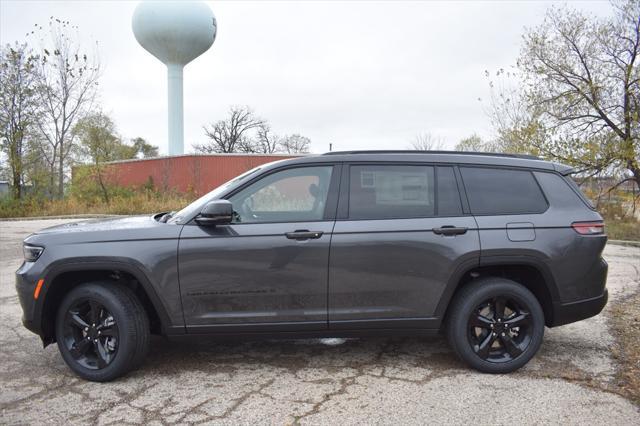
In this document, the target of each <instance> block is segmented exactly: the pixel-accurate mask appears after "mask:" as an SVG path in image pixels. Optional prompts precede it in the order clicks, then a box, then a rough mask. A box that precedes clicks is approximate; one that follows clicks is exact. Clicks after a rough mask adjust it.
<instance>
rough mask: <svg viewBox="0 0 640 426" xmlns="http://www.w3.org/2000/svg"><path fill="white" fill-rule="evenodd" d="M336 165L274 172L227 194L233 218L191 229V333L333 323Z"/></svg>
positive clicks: (187, 261)
mask: <svg viewBox="0 0 640 426" xmlns="http://www.w3.org/2000/svg"><path fill="white" fill-rule="evenodd" d="M333 169H334V167H333V166H331V165H317V166H305V167H300V166H298V167H294V168H287V169H281V170H278V171H275V172H270V173H269V174H268V175H266V176H261V177H259V178H257V179H256V180H254V181H252V182H250V183H249V184H248V185H246V186H245V187H244V188H242V189H240V191H238V192H236V193H235V194H232V195H231V196H230V197H227V198H228V199H229V201H231V203H232V205H233V208H234V212H235V214H234V216H235V218H234V221H233V222H232V223H231V224H229V225H218V226H216V227H204V226H203V227H201V226H198V225H196V224H191V225H186V226H185V227H184V229H183V231H182V234H181V237H180V245H179V249H178V251H179V253H178V266H179V273H180V291H181V294H182V303H183V309H184V316H185V323H186V325H187V330H188V331H189V332H215V331H222V332H224V331H234V330H238V331H263V330H274V331H282V330H288V329H296V330H300V329H311V330H322V329H326V328H327V279H328V277H327V274H328V271H327V270H328V259H329V244H330V240H331V232H332V229H333V225H334V215H335V199H336V198H337V197H329V196H328V195H329V193H330V192H331V191H336V189H335V188H334V186H336V187H337V180H336V178H335V177H334V179H332V175H334V171H333ZM334 181H335V182H334ZM331 200H334V201H331ZM331 204H333V205H331Z"/></svg>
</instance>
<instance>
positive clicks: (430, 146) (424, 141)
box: [411, 132, 444, 151]
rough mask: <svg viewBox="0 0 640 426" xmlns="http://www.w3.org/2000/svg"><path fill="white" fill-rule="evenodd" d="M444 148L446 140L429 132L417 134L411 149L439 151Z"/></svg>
mask: <svg viewBox="0 0 640 426" xmlns="http://www.w3.org/2000/svg"><path fill="white" fill-rule="evenodd" d="M443 148H444V141H443V140H442V138H441V137H439V136H434V135H432V134H431V133H429V132H424V133H420V134H417V135H416V137H415V139H414V141H413V142H411V149H415V150H416V151H439V150H442V149H443Z"/></svg>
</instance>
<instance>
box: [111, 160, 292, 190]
mask: <svg viewBox="0 0 640 426" xmlns="http://www.w3.org/2000/svg"><path fill="white" fill-rule="evenodd" d="M294 157H295V156H289V155H282V156H279V155H277V156H276V155H210V156H209V155H186V156H180V157H167V158H151V159H144V160H136V161H124V162H121V163H111V164H109V166H108V172H107V179H108V181H109V182H110V183H112V184H115V185H119V186H133V187H139V186H143V185H145V184H146V183H147V182H148V181H149V177H151V179H153V184H154V187H155V188H156V189H158V190H162V191H175V192H180V193H193V194H194V195H197V196H200V195H202V194H205V193H207V192H209V191H211V190H212V189H214V188H216V187H217V186H220V185H221V184H223V183H225V182H226V181H228V180H229V179H232V178H234V177H236V176H238V175H240V174H242V173H244V172H245V171H247V170H250V169H252V168H254V167H256V166H259V165H261V164H265V163H270V162H272V161H277V160H284V159H287V158H294Z"/></svg>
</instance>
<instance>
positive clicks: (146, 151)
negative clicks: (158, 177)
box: [131, 137, 158, 158]
mask: <svg viewBox="0 0 640 426" xmlns="http://www.w3.org/2000/svg"><path fill="white" fill-rule="evenodd" d="M131 142H132V143H133V147H134V148H135V150H136V153H137V155H142V158H154V157H157V156H158V147H157V146H155V145H152V144H150V143H148V142H147V141H146V140H144V139H143V138H141V137H137V138H133V139H132V140H131Z"/></svg>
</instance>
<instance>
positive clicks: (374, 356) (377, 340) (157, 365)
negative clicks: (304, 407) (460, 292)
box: [143, 337, 464, 374]
mask: <svg viewBox="0 0 640 426" xmlns="http://www.w3.org/2000/svg"><path fill="white" fill-rule="evenodd" d="M256 366H269V367H276V368H283V369H286V370H290V371H293V372H295V371H297V370H300V369H305V368H320V369H332V368H355V369H362V368H368V369H376V368H378V369H387V368H405V369H406V368H428V369H429V370H446V369H460V368H464V366H463V365H462V363H460V362H459V361H458V360H457V358H456V357H455V355H454V354H453V352H451V350H450V349H449V347H448V346H447V344H446V341H445V339H444V338H442V337H428V338H427V337H385V338H382V337H369V338H353V339H351V338H350V339H338V338H331V339H299V340H252V341H239V340H222V341H221V340H213V339H206V340H202V341H192V340H188V341H169V340H167V339H164V338H161V337H154V338H152V342H151V347H150V351H149V356H148V358H147V361H146V362H145V366H144V367H143V368H144V369H145V370H152V371H158V372H162V373H163V374H179V373H181V372H184V371H186V370H206V371H211V370H225V369H226V370H230V371H232V370H235V369H242V368H255V367H256Z"/></svg>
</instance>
